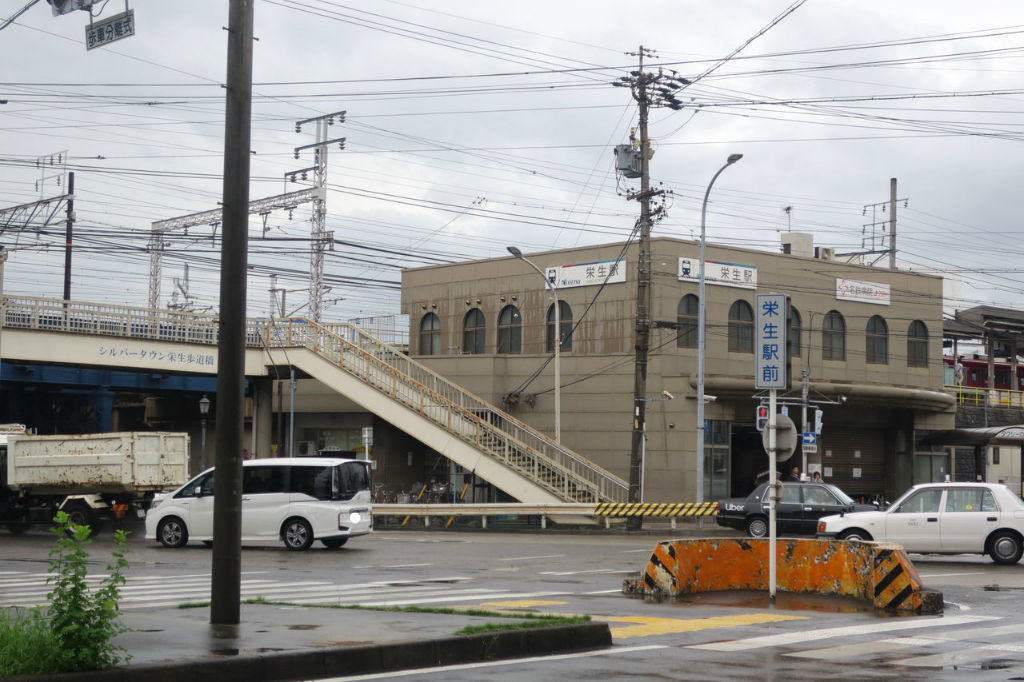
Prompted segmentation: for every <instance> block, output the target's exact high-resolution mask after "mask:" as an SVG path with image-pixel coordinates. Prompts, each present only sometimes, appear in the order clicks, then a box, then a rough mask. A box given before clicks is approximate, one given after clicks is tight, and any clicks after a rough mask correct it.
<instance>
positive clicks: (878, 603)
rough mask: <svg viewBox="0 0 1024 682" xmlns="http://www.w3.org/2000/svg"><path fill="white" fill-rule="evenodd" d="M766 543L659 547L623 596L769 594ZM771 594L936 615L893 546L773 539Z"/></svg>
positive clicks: (931, 599) (933, 601)
mask: <svg viewBox="0 0 1024 682" xmlns="http://www.w3.org/2000/svg"><path fill="white" fill-rule="evenodd" d="M768 544H769V542H768V540H767V539H737V538H718V539H694V540H669V541H666V542H659V543H658V544H657V546H656V547H655V548H654V552H653V553H652V554H651V558H650V560H649V561H648V562H647V566H646V568H645V569H644V571H643V574H642V576H641V578H640V579H639V580H627V581H626V583H625V585H624V586H623V591H624V592H627V593H643V594H661V595H669V596H675V595H680V594H689V593H691V592H720V591H728V590H767V589H768V578H769V575H768V572H769V568H768ZM775 550H776V553H775V557H776V589H777V590H780V591H783V592H814V593H818V594H826V595H836V596H843V597H853V598H855V599H861V600H864V601H868V602H871V603H872V604H874V605H875V607H877V608H883V609H899V610H909V611H914V612H918V613H939V612H941V611H942V594H941V593H939V592H935V591H933V590H927V589H925V588H924V587H923V586H922V584H921V579H920V577H918V575H917V571H916V570H915V569H914V565H913V564H912V563H911V561H910V558H909V557H908V556H907V553H906V552H905V551H904V550H903V548H902V547H900V546H899V545H894V544H889V543H878V542H847V541H843V540H813V539H808V540H797V539H790V538H786V539H780V540H777V541H776V548H775Z"/></svg>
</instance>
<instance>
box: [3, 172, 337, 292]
mask: <svg viewBox="0 0 1024 682" xmlns="http://www.w3.org/2000/svg"><path fill="white" fill-rule="evenodd" d="M323 193H324V190H323V189H322V188H320V187H310V188H308V189H302V190H298V191H295V192H287V193H285V194H278V195H276V196H272V197H265V198H263V199H256V200H255V201H250V202H249V215H258V214H260V213H265V212H268V211H272V210H274V209H279V208H284V209H289V208H295V207H296V206H298V205H300V204H306V203H309V202H311V201H317V200H320V201H322V200H323ZM223 213H224V210H223V209H221V208H216V209H213V210H210V211H202V212H201V213H190V214H189V215H185V216H181V217H179V218H169V219H167V220H158V221H156V222H154V223H153V224H152V226H151V234H150V237H149V307H150V308H159V307H160V266H161V261H162V258H163V250H164V245H163V239H162V235H164V234H166V233H168V232H172V231H174V230H182V229H185V228H188V227H192V226H193V225H210V224H213V223H219V222H220V221H221V219H222V218H223ZM2 215H3V214H2V212H0V216H2Z"/></svg>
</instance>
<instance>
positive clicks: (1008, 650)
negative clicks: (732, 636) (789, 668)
mask: <svg viewBox="0 0 1024 682" xmlns="http://www.w3.org/2000/svg"><path fill="white" fill-rule="evenodd" d="M997 620H1002V618H999V617H994V616H974V615H959V616H948V617H936V618H927V617H917V618H906V619H899V620H896V621H892V620H887V621H881V622H877V623H869V624H863V625H850V626H843V627H834V628H816V629H807V630H797V631H788V632H783V633H778V634H774V635H764V636H759V637H748V638H745V639H736V640H729V641H718V642H709V643H707V644H693V645H690V646H689V647H688V648H691V649H700V650H704V651H714V652H722V653H733V652H741V651H750V650H754V649H765V648H771V647H785V648H786V649H799V650H783V651H781V652H779V653H780V654H781V655H783V656H786V657H791V658H797V659H807V660H812V661H813V660H817V661H830V662H835V661H858V662H860V663H867V662H869V661H870V662H871V663H872V664H873V665H876V666H877V665H885V666H907V667H913V668H944V669H949V668H950V667H952V666H963V665H970V664H978V663H982V662H984V661H989V660H996V659H999V661H1000V669H1001V670H1003V671H1004V672H1005V670H1006V669H1007V667H1008V666H1007V664H1009V665H1013V666H1015V667H1014V668H1013V669H1014V670H1016V669H1018V668H1019V669H1024V644H1019V643H1018V642H1020V641H1021V639H1022V636H1024V623H1004V624H998V625H995V624H991V623H992V621H997ZM898 633H906V634H898ZM894 634H896V636H893V635H894ZM872 636H874V637H875V638H873V639H871V637H872ZM878 636H882V637H881V638H879V637H878ZM1000 638H1005V639H1006V640H1007V641H1005V642H1000V641H998V640H999V639H1000ZM830 639H835V640H839V641H840V642H841V643H838V644H835V645H833V646H825V647H820V648H800V647H801V646H803V645H806V644H812V643H815V642H823V641H825V640H830ZM858 639H860V640H862V641H851V640H858Z"/></svg>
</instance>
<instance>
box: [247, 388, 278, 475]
mask: <svg viewBox="0 0 1024 682" xmlns="http://www.w3.org/2000/svg"><path fill="white" fill-rule="evenodd" d="M252 387H253V409H252V417H253V424H252V428H253V432H254V433H255V435H256V443H255V447H254V448H253V455H254V456H255V457H270V443H271V438H272V432H273V426H274V424H273V420H274V412H273V400H274V381H273V379H271V378H270V377H257V378H254V379H252Z"/></svg>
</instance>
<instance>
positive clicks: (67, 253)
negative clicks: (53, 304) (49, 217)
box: [64, 171, 75, 301]
mask: <svg viewBox="0 0 1024 682" xmlns="http://www.w3.org/2000/svg"><path fill="white" fill-rule="evenodd" d="M74 224H75V172H74V171H71V172H70V173H68V219H67V223H66V229H65V230H64V300H65V301H70V300H71V231H72V228H73V226H74Z"/></svg>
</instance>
